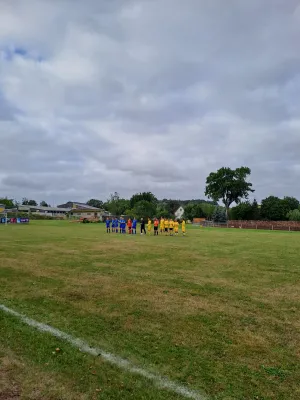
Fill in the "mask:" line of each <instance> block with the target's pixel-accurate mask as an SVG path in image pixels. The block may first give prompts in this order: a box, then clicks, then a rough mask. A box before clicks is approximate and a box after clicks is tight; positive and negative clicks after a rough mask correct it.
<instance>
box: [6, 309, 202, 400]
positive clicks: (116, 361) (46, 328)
mask: <svg viewBox="0 0 300 400" xmlns="http://www.w3.org/2000/svg"><path fill="white" fill-rule="evenodd" d="M0 310H2V311H4V312H6V313H7V314H11V315H13V316H15V317H17V318H19V319H20V320H21V321H22V322H23V323H25V324H26V325H29V326H32V327H34V328H35V329H37V330H38V331H40V332H46V333H49V334H50V335H52V336H55V337H56V338H58V339H62V340H64V341H66V342H68V343H70V344H71V345H72V346H74V347H77V348H78V349H79V350H81V351H82V352H84V353H88V354H91V355H92V356H95V357H96V356H100V357H102V358H103V359H104V360H105V361H107V362H109V363H110V364H112V365H115V366H117V367H119V368H121V369H123V370H125V371H127V372H131V373H132V374H136V375H140V376H142V377H144V378H146V379H149V380H150V381H152V382H153V383H154V384H155V385H156V386H157V387H159V388H161V389H167V390H169V391H171V392H173V393H177V394H180V395H181V396H183V397H185V398H188V399H194V400H207V397H206V396H204V395H201V394H199V393H198V392H196V391H194V390H192V389H189V388H187V387H185V386H182V385H179V384H177V383H175V382H172V381H171V380H169V379H168V378H165V377H163V376H160V375H158V374H155V373H153V372H149V371H147V370H145V369H143V368H140V367H137V366H134V365H133V364H132V363H131V362H130V361H127V360H125V359H124V358H121V357H119V356H116V355H114V354H111V353H108V352H106V351H105V350H102V349H100V348H97V347H90V346H89V345H88V343H87V342H85V341H84V340H82V339H78V338H75V337H73V336H71V335H69V334H68V333H65V332H62V331H60V330H59V329H56V328H53V327H52V326H50V325H46V324H43V323H41V322H37V321H35V320H33V319H31V318H28V317H26V316H25V315H22V314H20V313H18V312H17V311H14V310H12V309H11V308H8V307H6V306H5V305H4V304H0Z"/></svg>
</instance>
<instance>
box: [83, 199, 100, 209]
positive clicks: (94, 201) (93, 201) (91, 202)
mask: <svg viewBox="0 0 300 400" xmlns="http://www.w3.org/2000/svg"><path fill="white" fill-rule="evenodd" d="M86 204H88V205H89V206H91V207H96V208H103V201H101V200H97V199H90V200H88V201H87V202H86Z"/></svg>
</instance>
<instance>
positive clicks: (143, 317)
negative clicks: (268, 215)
mask: <svg viewBox="0 0 300 400" xmlns="http://www.w3.org/2000/svg"><path fill="white" fill-rule="evenodd" d="M299 278H300V234H298V233H289V232H268V231H246V230H234V229H232V230H230V229H229V230H227V229H201V228H190V229H189V230H188V235H187V237H185V238H182V237H173V238H170V237H145V236H140V235H137V236H129V235H126V236H119V235H107V234H106V233H104V225H102V224H101V225H98V224H88V225H84V224H82V225H77V224H74V223H68V222H38V221H37V222H32V223H31V224H30V225H28V226H19V225H11V226H3V225H2V226H1V225H0V285H1V292H0V304H4V305H6V306H7V307H10V308H12V309H14V310H16V311H18V312H20V313H23V314H25V315H26V316H28V317H30V318H33V319H35V320H37V321H39V322H44V323H46V324H49V325H51V326H53V327H55V328H58V329H60V330H62V331H64V332H67V333H69V334H71V335H73V336H75V337H79V338H82V339H84V340H85V341H87V342H88V343H89V344H90V345H91V346H97V347H100V348H102V349H104V350H106V351H108V352H111V353H113V354H116V355H119V356H120V357H123V358H126V359H127V360H129V361H130V362H132V363H133V364H134V365H136V366H139V367H142V368H145V369H147V370H149V371H153V372H155V373H158V374H160V375H163V376H166V377H168V378H169V379H170V380H172V381H174V382H178V383H179V384H183V385H185V386H186V387H189V388H192V389H194V390H196V391H199V393H200V394H202V393H204V394H206V395H207V398H208V399H222V400H225V399H226V400H230V399H241V400H242V399H243V400H244V399H249V400H250V399H253V400H254V399H256V400H267V399H282V400H289V399H299V398H300V386H299V382H300V279H299ZM56 348H59V349H60V350H59V351H58V352H57V351H56V350H55V349H56ZM14 396H15V397H14ZM17 398H20V399H43V400H49V399H53V400H54V399H56V400H57V399H79V400H84V399H122V400H124V399H153V400H160V399H165V400H168V399H183V397H181V396H180V395H177V394H174V393H172V392H171V391H168V390H162V389H159V388H157V387H156V386H155V385H154V384H153V382H151V381H148V380H147V379H145V378H143V377H140V376H138V375H135V374H131V373H129V372H126V371H124V370H122V369H119V368H118V367H116V366H113V365H110V364H109V363H107V362H105V361H104V360H103V359H102V358H101V357H93V356H90V355H87V354H84V353H82V352H80V351H79V350H78V349H77V348H75V347H72V346H71V345H70V344H68V343H66V342H64V341H62V340H59V339H57V338H55V337H52V336H51V335H49V334H47V333H41V332H38V331H37V330H35V329H34V328H32V327H30V326H27V325H26V324H24V323H23V322H21V321H20V320H19V319H18V318H16V317H14V316H11V315H8V314H6V313H4V312H3V311H1V310H0V399H1V400H2V399H3V400H4V399H17Z"/></svg>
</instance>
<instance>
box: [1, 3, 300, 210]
mask: <svg viewBox="0 0 300 400" xmlns="http://www.w3.org/2000/svg"><path fill="white" fill-rule="evenodd" d="M297 6H299V1H298V0H288V1H285V2H282V1H280V0H266V1H263V2H261V1H259V0H254V1H251V2H241V1H239V0H232V1H230V2H229V3H228V4H227V3H226V5H225V2H224V1H223V0H213V1H210V2H207V1H204V0H190V1H189V2H188V4H187V3H184V2H182V1H180V0H164V1H163V2H160V1H158V0H154V1H149V0H143V1H142V0H139V1H138V0H130V1H126V2H124V1H121V0H112V1H104V0H101V1H96V0H88V1H87V2H85V3H84V2H81V1H77V0H76V1H71V0H61V1H58V0H54V1H51V2H48V1H45V0H32V2H28V4H27V3H26V6H25V5H24V2H22V1H21V0H19V1H16V2H14V5H13V6H12V5H10V3H7V4H6V6H5V7H3V9H2V12H1V15H0V52H1V50H3V49H5V48H12V49H13V48H22V49H24V51H26V52H28V54H32V55H33V56H32V57H22V54H16V55H15V56H13V57H11V59H9V60H8V59H5V60H1V65H0V87H1V97H0V152H1V157H0V177H1V179H2V180H0V195H1V194H3V195H8V196H14V197H17V198H21V197H23V196H27V197H34V196H35V197H36V198H37V199H38V200H41V199H46V200H47V199H49V201H50V202H51V203H53V202H63V201H66V200H68V199H74V200H83V201H84V200H86V199H87V198H89V197H100V198H103V199H105V198H107V197H108V195H109V193H110V192H113V191H115V190H116V191H118V192H120V193H121V194H122V195H124V196H129V195H130V194H131V193H132V192H135V191H140V190H151V191H153V192H155V193H156V194H157V195H158V196H159V197H171V196H173V197H185V198H186V197H202V196H203V192H204V185H205V179H206V176H207V175H208V173H209V172H211V171H212V170H215V169H217V168H219V167H221V166H223V165H228V166H231V167H236V166H240V165H245V164H246V165H249V167H250V168H251V169H252V172H253V173H252V180H253V184H254V187H255V188H256V190H257V191H256V193H255V196H256V197H257V198H258V199H261V198H262V197H263V196H265V195H268V194H275V195H279V196H283V195H295V196H298V197H299V198H300V191H299V189H298V186H297V185H296V184H295V182H297V181H298V180H299V167H298V166H299V159H300V158H299V157H300V153H299V149H300V135H299V128H300V98H299V90H300V76H299V66H300V56H299V55H298V53H299V52H298V47H299V42H300V11H299V10H300V8H299V9H298V11H296V7H297ZM39 58H42V62H37V61H36V60H38V59H39Z"/></svg>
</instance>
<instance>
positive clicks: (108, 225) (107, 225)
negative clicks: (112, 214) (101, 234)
mask: <svg viewBox="0 0 300 400" xmlns="http://www.w3.org/2000/svg"><path fill="white" fill-rule="evenodd" d="M105 223H106V228H110V224H111V220H110V219H107V220H106V221H105Z"/></svg>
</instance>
